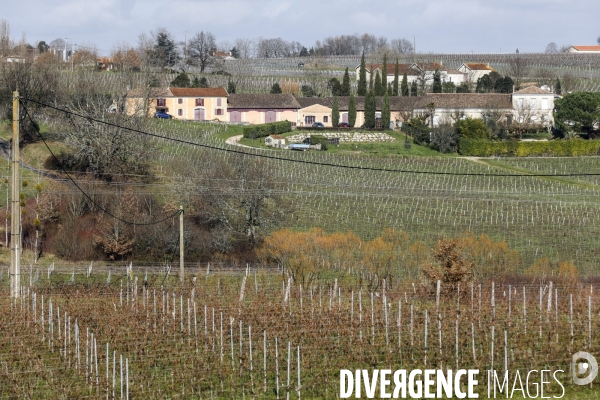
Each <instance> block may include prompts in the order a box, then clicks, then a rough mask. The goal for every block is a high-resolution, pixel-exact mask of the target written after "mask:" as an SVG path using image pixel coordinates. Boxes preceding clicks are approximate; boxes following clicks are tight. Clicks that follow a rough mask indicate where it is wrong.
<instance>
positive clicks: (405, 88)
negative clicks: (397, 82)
mask: <svg viewBox="0 0 600 400" xmlns="http://www.w3.org/2000/svg"><path fill="white" fill-rule="evenodd" d="M401 89H402V96H410V93H409V92H408V90H409V88H408V77H407V76H406V72H405V73H404V75H402V86H401Z"/></svg>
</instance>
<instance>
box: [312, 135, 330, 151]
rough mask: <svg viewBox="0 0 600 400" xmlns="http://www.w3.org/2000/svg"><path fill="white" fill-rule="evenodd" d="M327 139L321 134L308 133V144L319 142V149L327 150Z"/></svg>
mask: <svg viewBox="0 0 600 400" xmlns="http://www.w3.org/2000/svg"><path fill="white" fill-rule="evenodd" d="M327 143H328V139H327V138H326V137H325V136H321V135H310V144H312V145H315V144H320V145H321V150H327Z"/></svg>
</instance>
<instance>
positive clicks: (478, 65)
mask: <svg viewBox="0 0 600 400" xmlns="http://www.w3.org/2000/svg"><path fill="white" fill-rule="evenodd" d="M465 65H466V66H467V67H468V68H469V69H470V70H471V71H475V70H479V71H493V70H494V69H493V68H492V67H490V66H489V64H484V63H465Z"/></svg>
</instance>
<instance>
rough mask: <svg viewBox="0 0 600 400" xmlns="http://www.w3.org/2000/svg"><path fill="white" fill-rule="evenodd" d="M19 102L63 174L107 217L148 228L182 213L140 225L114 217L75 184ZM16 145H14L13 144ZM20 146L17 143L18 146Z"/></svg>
mask: <svg viewBox="0 0 600 400" xmlns="http://www.w3.org/2000/svg"><path fill="white" fill-rule="evenodd" d="M19 102H20V103H21V105H22V106H23V110H24V112H25V115H26V116H27V118H29V120H30V121H31V123H32V125H33V126H34V127H35V131H36V133H37V134H38V136H39V137H40V139H42V142H44V145H45V146H46V148H47V149H48V151H49V152H50V154H51V155H52V157H53V158H54V161H56V163H57V164H58V165H59V166H60V169H61V170H62V172H64V173H65V175H66V176H67V178H68V179H69V181H70V182H71V183H73V185H75V187H76V188H77V189H79V191H80V192H81V193H82V194H83V195H84V196H85V197H86V198H87V199H88V200H89V201H90V202H92V204H94V206H96V207H98V209H99V210H102V211H103V212H104V213H106V214H107V215H109V216H111V217H113V218H114V219H116V220H117V221H120V222H123V223H125V224H128V225H136V226H148V225H156V224H160V223H162V222H164V221H167V220H169V219H171V218H173V217H174V216H176V215H179V214H180V213H181V212H182V211H181V210H177V211H175V212H174V213H173V214H171V215H169V216H168V217H166V218H164V219H161V220H158V221H153V222H147V223H139V222H133V221H128V220H125V219H123V218H120V217H117V216H116V215H114V214H113V213H111V212H109V211H108V210H107V209H105V208H104V207H102V206H100V204H98V203H96V202H95V201H94V199H92V198H91V197H90V196H89V195H88V194H87V193H86V192H85V191H84V190H83V189H82V188H81V187H80V186H79V185H78V184H77V182H75V180H73V178H71V175H69V173H68V172H67V170H66V169H65V168H64V166H63V165H62V163H61V162H60V160H59V159H58V158H57V157H56V155H54V152H53V151H52V149H50V146H48V143H46V139H44V136H42V134H41V132H40V128H39V126H38V125H37V124H35V123H34V121H33V118H32V117H31V115H29V111H28V110H27V107H25V105H24V104H23V103H22V102H21V100H19ZM13 145H14V143H13ZM18 145H19V144H18V143H17V146H18Z"/></svg>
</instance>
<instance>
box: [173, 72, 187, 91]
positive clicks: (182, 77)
mask: <svg viewBox="0 0 600 400" xmlns="http://www.w3.org/2000/svg"><path fill="white" fill-rule="evenodd" d="M190 85H191V82H190V77H189V76H188V74H186V73H185V72H182V73H180V74H179V75H177V78H175V79H173V80H172V81H171V86H172V87H176V88H189V87H190Z"/></svg>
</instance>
